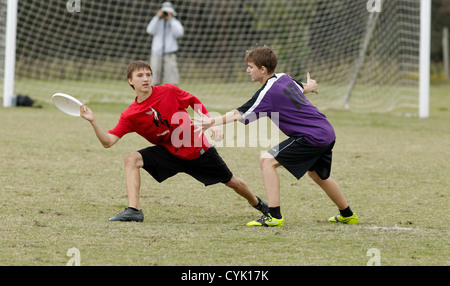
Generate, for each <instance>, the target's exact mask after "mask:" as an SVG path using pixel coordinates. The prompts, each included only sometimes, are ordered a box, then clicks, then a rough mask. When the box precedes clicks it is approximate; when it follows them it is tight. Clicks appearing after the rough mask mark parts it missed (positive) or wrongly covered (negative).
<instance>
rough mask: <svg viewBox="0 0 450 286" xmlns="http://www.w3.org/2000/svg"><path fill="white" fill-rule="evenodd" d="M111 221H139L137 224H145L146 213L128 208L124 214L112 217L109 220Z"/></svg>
mask: <svg viewBox="0 0 450 286" xmlns="http://www.w3.org/2000/svg"><path fill="white" fill-rule="evenodd" d="M108 220H109V221H137V222H143V221H144V213H143V212H142V210H138V211H137V210H134V209H131V208H126V209H125V210H124V211H123V212H121V213H120V214H118V215H116V216H113V217H110V218H109V219H108Z"/></svg>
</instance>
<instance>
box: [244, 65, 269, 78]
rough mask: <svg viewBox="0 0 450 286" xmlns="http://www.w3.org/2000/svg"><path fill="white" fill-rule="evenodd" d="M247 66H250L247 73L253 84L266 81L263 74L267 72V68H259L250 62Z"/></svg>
mask: <svg viewBox="0 0 450 286" xmlns="http://www.w3.org/2000/svg"><path fill="white" fill-rule="evenodd" d="M247 64H248V66H247V73H248V74H249V75H250V77H251V78H252V81H253V82H255V81H259V82H263V80H264V74H263V72H264V70H265V67H261V68H258V67H257V66H256V65H255V64H254V63H252V62H248V63H247Z"/></svg>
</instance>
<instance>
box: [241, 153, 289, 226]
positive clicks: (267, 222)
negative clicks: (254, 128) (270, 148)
mask: <svg viewBox="0 0 450 286" xmlns="http://www.w3.org/2000/svg"><path fill="white" fill-rule="evenodd" d="M259 165H260V168H261V172H262V175H263V181H264V187H265V189H266V194H267V199H268V201H269V203H268V204H269V207H268V212H269V213H268V214H267V215H265V216H263V217H261V218H259V219H257V220H254V221H251V222H249V223H248V224H247V226H266V227H269V226H271V227H272V226H283V225H284V219H283V217H282V215H281V211H280V201H281V200H280V178H279V177H278V173H277V170H276V169H277V168H278V167H279V166H281V165H280V164H279V163H278V161H277V160H275V158H274V157H273V156H272V155H271V154H269V153H265V154H263V155H262V156H261V158H260V160H259Z"/></svg>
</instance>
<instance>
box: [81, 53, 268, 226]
mask: <svg viewBox="0 0 450 286" xmlns="http://www.w3.org/2000/svg"><path fill="white" fill-rule="evenodd" d="M127 77H128V83H129V84H130V86H131V87H132V88H133V89H134V90H135V91H136V99H135V101H134V102H133V103H132V104H131V105H130V106H129V107H128V108H127V109H126V110H125V111H124V112H123V113H122V114H121V116H120V119H119V122H118V124H117V125H116V126H115V127H114V128H113V129H112V130H109V131H108V132H105V131H104V130H103V129H102V128H101V127H100V126H99V124H98V123H97V121H96V120H95V117H94V113H93V112H92V110H91V109H89V108H88V107H87V106H85V105H83V106H81V108H80V112H81V117H82V118H84V119H86V120H87V121H89V122H90V123H91V125H92V127H93V128H94V132H95V134H96V136H97V138H98V139H99V141H100V143H101V144H102V145H103V147H105V148H110V147H112V146H113V145H114V144H115V143H117V141H118V140H119V139H120V138H122V137H123V136H124V135H125V134H127V133H131V132H136V133H138V134H139V135H141V136H142V137H144V138H145V139H147V140H148V141H149V142H150V143H152V144H154V146H150V147H148V148H145V149H142V150H140V151H137V152H133V153H130V154H128V155H127V156H126V157H125V160H124V164H125V177H126V189H127V195H128V208H126V209H125V210H124V211H123V212H121V213H120V214H118V215H116V216H114V217H112V218H110V219H109V220H110V221H138V222H142V221H143V220H144V214H143V212H142V210H141V209H140V207H139V191H140V182H141V180H140V169H141V168H143V169H144V170H146V171H147V172H148V173H149V174H150V175H152V176H153V178H155V179H156V180H157V181H158V182H160V183H161V182H163V181H164V180H166V179H167V178H169V177H172V176H174V175H176V174H177V173H180V172H184V173H187V174H189V175H191V176H192V177H194V178H195V179H197V180H198V181H200V182H202V183H203V184H205V186H208V185H212V184H216V183H223V184H225V185H226V186H227V187H229V188H232V189H233V190H234V191H235V192H236V193H238V194H239V195H241V196H242V197H244V198H245V199H247V201H248V202H249V204H250V205H252V206H253V207H255V208H256V209H258V210H259V211H261V212H262V213H263V214H267V211H268V206H267V203H266V202H265V201H263V200H261V199H260V198H259V197H257V196H255V195H254V194H253V193H252V191H251V190H250V189H249V188H248V186H247V185H246V183H245V182H244V181H242V180H241V179H239V178H237V177H235V176H234V175H233V174H232V173H231V171H230V170H229V169H228V167H227V165H226V164H225V162H224V161H223V160H222V158H221V157H220V155H219V154H218V153H217V151H216V149H215V148H214V147H213V146H210V144H209V142H208V140H207V139H206V137H205V135H204V134H200V132H201V131H195V130H194V129H195V127H194V126H193V125H192V124H191V119H190V116H189V114H188V112H187V111H186V108H188V107H189V106H190V107H191V108H192V109H194V111H195V112H197V113H198V114H206V115H208V111H207V110H206V108H205V106H204V105H203V104H202V103H201V101H200V100H198V99H197V98H196V97H195V96H193V95H191V94H189V93H188V92H186V91H184V90H181V89H180V88H178V87H177V86H175V85H171V84H166V85H163V86H152V70H151V67H150V65H149V64H148V63H146V62H142V61H136V62H133V63H131V64H130V65H129V66H128V68H127ZM208 116H209V115H208ZM212 132H213V136H215V137H216V138H217V139H219V140H220V137H221V136H222V134H221V132H220V129H213V130H212Z"/></svg>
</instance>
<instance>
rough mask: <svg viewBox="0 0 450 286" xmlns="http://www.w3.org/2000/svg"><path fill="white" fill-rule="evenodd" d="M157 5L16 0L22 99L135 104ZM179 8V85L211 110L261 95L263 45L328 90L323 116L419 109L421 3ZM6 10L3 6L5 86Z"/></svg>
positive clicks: (191, 1)
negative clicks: (132, 76)
mask: <svg viewBox="0 0 450 286" xmlns="http://www.w3.org/2000/svg"><path fill="white" fill-rule="evenodd" d="M161 2H162V1H152V0H70V1H67V0H39V1H38V0H20V1H19V2H18V15H17V45H16V65H15V85H14V89H15V94H24V95H29V96H30V97H32V98H33V99H37V100H41V101H44V102H50V101H51V95H52V94H53V93H55V92H65V93H69V94H72V95H74V96H77V97H79V98H81V99H82V100H83V101H90V102H120V103H125V102H127V103H128V102H130V100H131V98H132V97H130V94H132V90H130V89H129V86H128V84H127V83H126V75H125V69H126V66H127V65H128V63H130V62H131V61H132V60H136V59H139V60H146V61H149V58H150V52H151V43H152V36H150V35H148V34H147V33H146V27H147V24H148V23H149V21H150V20H151V18H152V17H153V16H154V15H155V14H156V11H157V10H158V9H159V8H160V6H161ZM68 3H69V4H72V6H71V7H72V8H75V9H68ZM172 3H173V4H174V8H175V10H176V11H177V18H178V19H179V20H180V21H181V22H182V24H183V26H184V28H185V35H184V36H183V37H182V38H180V39H179V41H178V44H179V52H178V54H177V57H178V65H179V69H180V87H181V88H183V89H185V90H187V91H189V92H191V93H192V94H194V95H196V96H197V97H199V98H200V99H202V97H207V98H208V100H209V101H206V103H207V104H208V108H209V109H212V108H213V109H214V108H215V109H228V108H235V107H237V106H239V104H241V103H243V102H244V100H245V99H247V98H249V97H250V96H251V95H253V93H254V92H255V91H256V90H257V89H258V88H259V86H258V85H256V84H251V83H250V78H249V76H248V75H247V74H246V68H247V64H246V62H245V52H246V50H247V49H249V48H251V47H252V46H254V45H255V44H256V43H258V44H259V45H268V46H270V47H272V48H273V49H274V50H275V51H276V52H277V54H278V57H279V60H278V62H279V65H278V67H277V70H276V71H277V72H283V73H287V74H289V75H291V76H292V77H293V78H295V79H297V80H298V81H304V80H306V73H307V72H310V73H311V75H312V78H314V79H316V80H317V81H318V82H319V92H320V93H319V95H318V96H316V95H312V96H309V98H310V99H311V101H313V103H314V104H316V105H317V106H318V107H319V108H321V109H326V108H335V109H343V108H346V107H348V108H349V109H350V110H354V111H358V112H389V111H393V110H405V109H408V112H409V110H410V109H411V110H414V111H413V112H416V113H417V107H418V71H419V42H420V0H388V1H387V0H384V1H383V0H379V1H373V0H369V1H368V0H339V1H337V0H336V1H331V0H314V1H310V0H183V1H172ZM76 5H78V6H76ZM6 6H7V0H0V84H4V83H3V80H2V79H3V75H4V47H5V41H6V40H5V31H6V28H5V25H6V20H5V18H6ZM76 8H79V9H78V10H77V9H76ZM377 9H379V12H378V11H377ZM0 93H1V95H2V96H3V88H2V89H1V90H0ZM214 98H220V99H221V100H217V101H216V100H214ZM224 98H227V100H224ZM224 102H225V103H226V104H225V105H226V106H224Z"/></svg>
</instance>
